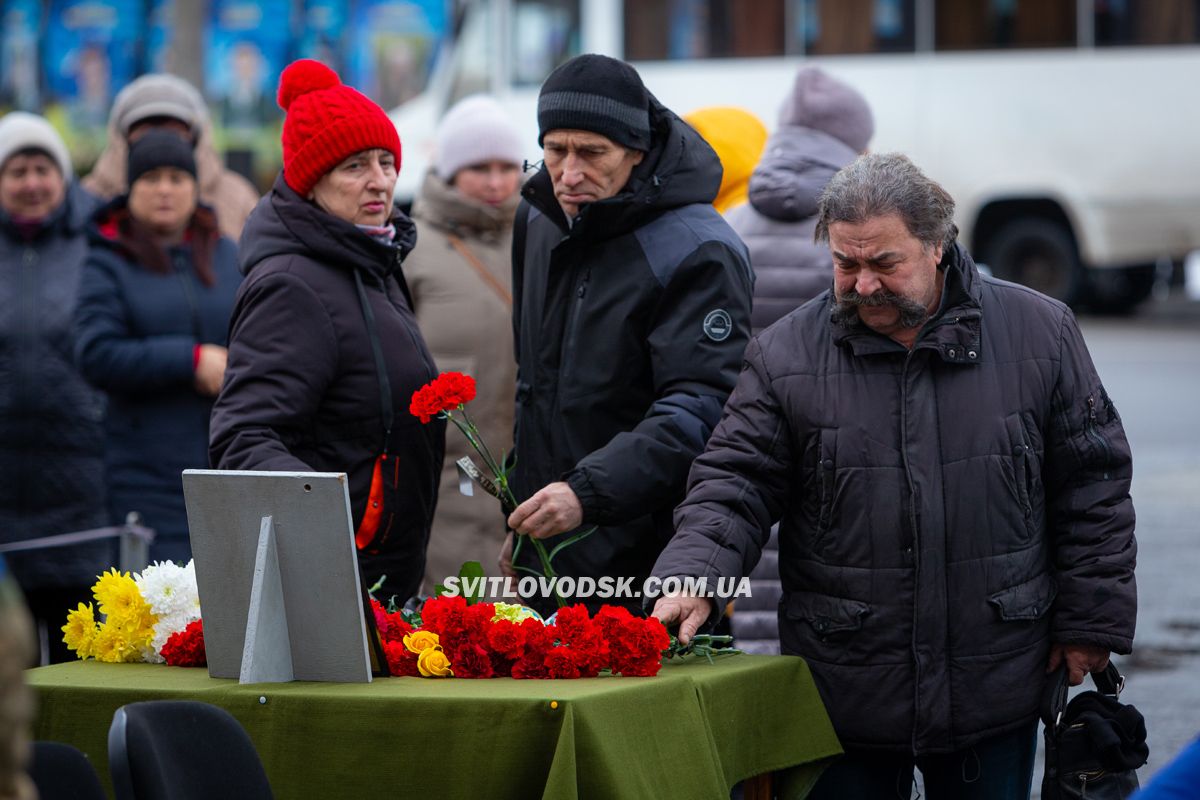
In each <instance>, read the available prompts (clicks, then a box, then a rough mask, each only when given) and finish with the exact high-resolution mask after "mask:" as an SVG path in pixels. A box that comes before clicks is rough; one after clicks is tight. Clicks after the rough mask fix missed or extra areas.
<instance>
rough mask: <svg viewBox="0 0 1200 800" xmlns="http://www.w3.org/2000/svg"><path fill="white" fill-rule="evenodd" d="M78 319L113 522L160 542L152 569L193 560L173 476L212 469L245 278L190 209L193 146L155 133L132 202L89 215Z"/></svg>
mask: <svg viewBox="0 0 1200 800" xmlns="http://www.w3.org/2000/svg"><path fill="white" fill-rule="evenodd" d="M91 238H92V247H91V253H90V255H89V257H88V263H87V266H86V268H85V270H84V276H83V281H82V285H81V288H80V295H79V305H78V308H77V309H76V312H75V325H76V355H77V360H78V362H79V366H80V369H81V370H82V371H83V373H84V375H85V376H87V379H88V380H89V381H91V382H92V383H93V384H94V385H96V386H97V387H99V388H101V389H103V390H104V391H106V392H107V393H108V398H109V403H108V419H107V424H106V428H107V430H106V435H107V443H106V447H105V458H106V462H107V468H108V488H109V513H110V517H111V521H112V522H113V523H120V522H123V521H124V520H125V518H126V515H127V514H129V513H130V512H137V513H138V514H140V515H141V517H142V521H143V523H144V524H145V525H147V526H148V527H150V528H153V529H154V531H155V532H156V534H157V538H156V539H155V541H154V544H153V545H151V547H150V558H151V559H152V560H161V559H172V560H174V561H176V562H178V563H186V562H187V560H188V559H189V558H190V557H191V544H190V542H189V540H188V525H187V513H186V511H185V508H184V501H183V482H182V479H181V473H182V472H183V470H185V469H204V468H206V467H207V466H208V447H207V445H208V418H209V414H210V412H211V410H212V404H213V398H214V397H215V396H216V394H217V392H218V391H219V390H220V388H221V380H222V378H223V376H224V372H225V344H226V340H227V330H228V327H229V315H230V311H231V309H232V308H233V298H234V295H235V294H236V292H237V287H238V284H239V282H240V280H241V276H240V275H239V274H238V271H237V262H236V248H235V247H234V244H233V242H231V241H230V240H228V239H225V238H223V237H221V236H220V234H219V232H218V228H217V221H216V216H215V215H214V213H213V212H212V211H211V210H210V209H208V208H205V207H203V206H200V205H198V203H197V190H196V162H195V159H194V157H193V155H192V149H191V146H190V145H189V144H188V143H187V142H186V141H184V140H183V139H182V138H181V137H179V136H178V135H176V134H174V133H171V132H168V131H151V132H149V133H147V134H146V135H145V136H144V137H142V138H141V139H138V141H137V142H136V143H135V144H134V145H133V146H132V147H131V148H130V151H129V194H127V195H123V196H121V197H118V198H116V199H115V200H113V201H112V202H111V203H110V204H109V205H107V206H105V207H104V208H102V209H101V210H100V211H99V212H97V214H96V217H95V220H94V224H93V226H92V230H91Z"/></svg>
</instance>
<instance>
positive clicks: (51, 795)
mask: <svg viewBox="0 0 1200 800" xmlns="http://www.w3.org/2000/svg"><path fill="white" fill-rule="evenodd" d="M29 777H30V778H31V779H32V780H33V785H34V786H36V787H37V790H38V797H39V798H41V800H106V798H105V797H104V787H103V786H101V785H100V776H98V775H97V774H96V769H95V768H94V767H93V766H92V762H90V761H88V759H87V756H85V755H84V754H83V751H81V750H79V749H77V748H74V747H72V746H71V745H69V744H60V743H59V742H34V743H33V760H32V761H31V762H30V764H29Z"/></svg>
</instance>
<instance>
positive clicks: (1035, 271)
mask: <svg viewBox="0 0 1200 800" xmlns="http://www.w3.org/2000/svg"><path fill="white" fill-rule="evenodd" d="M982 260H983V262H984V263H985V264H987V266H988V267H989V268H990V269H991V270H992V274H993V275H995V276H996V277H997V278H1001V279H1003V280H1006V281H1012V282H1013V283H1019V284H1022V285H1023V286H1028V287H1029V288H1031V289H1036V290H1037V291H1039V292H1041V293H1042V294H1046V295H1049V296H1050V297H1053V298H1054V299H1056V300H1061V301H1063V302H1064V303H1067V304H1070V305H1075V304H1077V303H1079V302H1080V301H1081V300H1082V299H1083V295H1084V289H1085V287H1086V285H1087V279H1086V274H1085V272H1084V269H1083V265H1081V264H1080V263H1079V253H1078V252H1077V250H1076V249H1075V239H1074V237H1072V236H1071V232H1070V231H1069V230H1067V229H1066V228H1065V227H1064V226H1062V225H1060V224H1059V223H1057V222H1051V221H1050V220H1047V219H1036V218H1025V219H1017V220H1014V221H1012V222H1009V223H1008V224H1007V225H1005V226H1004V227H1002V228H1001V229H1000V230H998V231H996V234H995V235H994V236H992V238H991V241H990V242H989V243H988V247H987V251H986V252H985V253H984V257H983V259H982Z"/></svg>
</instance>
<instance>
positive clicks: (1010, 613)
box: [988, 572, 1058, 622]
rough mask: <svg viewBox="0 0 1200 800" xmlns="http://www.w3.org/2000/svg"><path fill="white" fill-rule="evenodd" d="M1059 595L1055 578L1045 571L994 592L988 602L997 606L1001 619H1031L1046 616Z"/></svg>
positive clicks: (1006, 620)
mask: <svg viewBox="0 0 1200 800" xmlns="http://www.w3.org/2000/svg"><path fill="white" fill-rule="evenodd" d="M1057 595H1058V586H1057V585H1056V584H1055V583H1054V578H1052V577H1051V576H1050V573H1048V572H1043V573H1042V574H1041V575H1038V576H1037V577H1036V578H1031V579H1030V580H1027V581H1025V582H1024V583H1018V584H1017V585H1016V586H1010V587H1008V588H1007V589H1001V590H1000V591H998V592H994V593H993V594H991V595H989V596H988V602H989V603H991V604H992V605H993V606H995V607H996V609H997V610H998V611H999V612H1000V619H1002V620H1004V621H1005V622H1019V621H1029V620H1037V619H1041V618H1042V617H1044V616H1046V614H1047V612H1049V611H1050V606H1051V604H1053V603H1054V598H1055V597H1056V596H1057Z"/></svg>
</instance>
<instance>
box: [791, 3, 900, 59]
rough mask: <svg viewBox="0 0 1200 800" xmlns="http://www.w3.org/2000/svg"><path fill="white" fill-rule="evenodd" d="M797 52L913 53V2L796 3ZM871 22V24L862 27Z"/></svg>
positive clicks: (819, 53) (833, 53)
mask: <svg viewBox="0 0 1200 800" xmlns="http://www.w3.org/2000/svg"><path fill="white" fill-rule="evenodd" d="M796 6H797V8H798V10H799V12H798V13H796V14H795V15H794V19H795V20H796V24H795V25H794V32H793V33H794V35H795V37H796V39H797V40H798V41H799V42H800V43H802V45H803V46H802V48H797V50H796V52H803V53H808V54H812V55H841V54H845V53H904V52H912V50H913V47H914V44H915V37H914V35H913V29H914V14H915V9H914V7H913V6H914V3H913V0H797V2H796ZM865 20H870V24H864V21H865Z"/></svg>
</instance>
